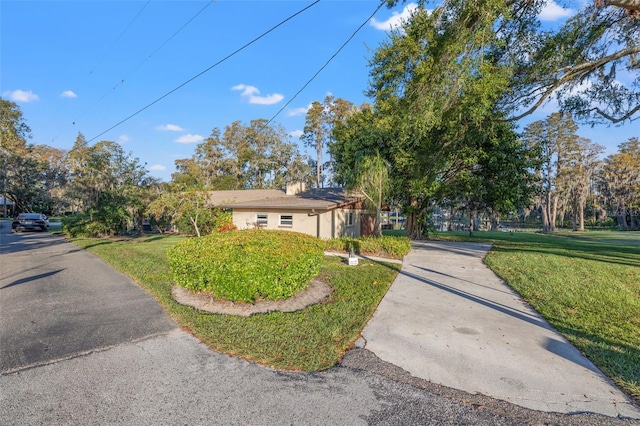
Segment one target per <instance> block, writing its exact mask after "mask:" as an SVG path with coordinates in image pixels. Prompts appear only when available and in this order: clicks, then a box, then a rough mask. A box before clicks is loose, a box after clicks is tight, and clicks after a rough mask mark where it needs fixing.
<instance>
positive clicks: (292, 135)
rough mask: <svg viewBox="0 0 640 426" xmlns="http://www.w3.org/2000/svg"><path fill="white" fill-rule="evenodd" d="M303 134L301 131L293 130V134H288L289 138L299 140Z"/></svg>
mask: <svg viewBox="0 0 640 426" xmlns="http://www.w3.org/2000/svg"><path fill="white" fill-rule="evenodd" d="M303 134H304V132H303V131H302V130H294V131H293V132H291V133H289V136H291V137H292V138H299V137H300V136H302V135H303Z"/></svg>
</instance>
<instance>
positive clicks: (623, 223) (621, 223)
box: [618, 203, 629, 231]
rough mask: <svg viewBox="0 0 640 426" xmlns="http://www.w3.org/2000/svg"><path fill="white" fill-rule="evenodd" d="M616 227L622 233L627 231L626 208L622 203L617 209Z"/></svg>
mask: <svg viewBox="0 0 640 426" xmlns="http://www.w3.org/2000/svg"><path fill="white" fill-rule="evenodd" d="M618 227H619V228H620V229H621V230H622V231H626V230H628V229H629V225H628V224H627V208H626V206H625V204H624V203H623V204H621V205H620V207H618Z"/></svg>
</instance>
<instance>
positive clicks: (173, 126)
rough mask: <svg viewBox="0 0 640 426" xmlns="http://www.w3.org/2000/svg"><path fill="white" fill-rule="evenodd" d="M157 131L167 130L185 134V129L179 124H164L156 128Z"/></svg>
mask: <svg viewBox="0 0 640 426" xmlns="http://www.w3.org/2000/svg"><path fill="white" fill-rule="evenodd" d="M156 130H165V131H168V132H183V131H184V129H183V128H182V127H180V126H178V125H177V124H162V125H160V126H158V127H156Z"/></svg>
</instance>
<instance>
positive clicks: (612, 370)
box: [555, 325, 640, 405]
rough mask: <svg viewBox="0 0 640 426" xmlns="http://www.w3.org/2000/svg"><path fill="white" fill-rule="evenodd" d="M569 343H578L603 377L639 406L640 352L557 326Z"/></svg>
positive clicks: (634, 348) (621, 343)
mask: <svg viewBox="0 0 640 426" xmlns="http://www.w3.org/2000/svg"><path fill="white" fill-rule="evenodd" d="M555 328H556V329H557V330H558V331H559V332H560V333H562V334H563V335H564V336H565V337H566V338H567V339H568V340H569V341H572V342H574V343H576V342H577V341H580V343H579V344H577V345H578V346H579V347H580V350H581V351H582V353H584V354H585V356H586V357H587V358H589V359H590V360H591V361H592V362H593V363H594V364H596V365H597V366H598V367H599V368H600V369H601V370H602V372H603V373H604V374H606V375H607V376H608V377H609V378H611V379H612V380H613V381H614V382H615V383H616V384H617V385H618V386H620V387H622V388H623V390H624V391H625V392H626V393H627V394H630V395H631V397H632V398H633V399H634V402H635V403H636V405H640V362H639V360H640V349H639V348H638V347H634V346H632V345H630V344H626V343H624V342H620V341H617V340H612V339H607V338H603V337H601V336H597V335H595V334H591V333H587V332H585V331H579V330H575V329H573V328H570V327H566V326H562V325H555Z"/></svg>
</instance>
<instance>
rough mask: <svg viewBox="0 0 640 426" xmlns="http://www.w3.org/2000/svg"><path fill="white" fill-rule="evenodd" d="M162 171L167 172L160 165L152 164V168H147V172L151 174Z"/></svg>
mask: <svg viewBox="0 0 640 426" xmlns="http://www.w3.org/2000/svg"><path fill="white" fill-rule="evenodd" d="M164 170H167V168H166V167H165V166H163V165H162V164H154V165H153V166H151V167H149V171H153V172H162V171H164Z"/></svg>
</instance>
